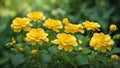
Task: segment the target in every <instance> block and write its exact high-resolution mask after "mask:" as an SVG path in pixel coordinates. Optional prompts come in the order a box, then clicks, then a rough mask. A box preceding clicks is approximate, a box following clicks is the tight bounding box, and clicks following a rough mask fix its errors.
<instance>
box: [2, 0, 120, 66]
mask: <svg viewBox="0 0 120 68" xmlns="http://www.w3.org/2000/svg"><path fill="white" fill-rule="evenodd" d="M30 11H42V12H43V13H44V14H45V15H46V17H47V18H54V19H60V20H62V19H63V18H65V17H67V18H69V19H70V21H71V22H72V23H82V22H83V21H86V20H89V21H94V22H98V23H99V24H101V27H102V31H103V32H107V31H108V26H109V25H110V24H112V23H113V24H117V26H118V28H119V27H120V26H119V25H120V0H0V68H10V67H12V64H11V61H10V58H11V57H12V53H11V52H10V51H9V49H7V48H6V47H5V43H7V42H9V41H10V40H11V38H12V36H14V33H13V31H12V29H11V28H10V24H11V23H12V20H13V19H14V18H15V17H26V14H27V13H29V12H30ZM116 33H120V30H118V31H117V32H116Z"/></svg>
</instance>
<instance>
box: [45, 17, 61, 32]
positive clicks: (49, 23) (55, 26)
mask: <svg viewBox="0 0 120 68" xmlns="http://www.w3.org/2000/svg"><path fill="white" fill-rule="evenodd" d="M43 26H45V27H47V28H49V29H52V30H54V31H56V32H59V29H61V28H62V27H63V25H62V23H61V21H59V20H54V19H48V20H46V21H45V23H44V24H43Z"/></svg>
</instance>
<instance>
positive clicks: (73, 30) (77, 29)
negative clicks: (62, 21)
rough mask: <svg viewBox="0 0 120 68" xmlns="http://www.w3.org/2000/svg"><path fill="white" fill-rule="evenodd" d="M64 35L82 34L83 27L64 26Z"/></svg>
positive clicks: (74, 25) (79, 25)
mask: <svg viewBox="0 0 120 68" xmlns="http://www.w3.org/2000/svg"><path fill="white" fill-rule="evenodd" d="M64 31H65V32H66V33H72V34H74V33H76V32H80V33H84V30H83V26H82V25H81V24H78V25H76V24H68V25H66V26H65V30H64Z"/></svg>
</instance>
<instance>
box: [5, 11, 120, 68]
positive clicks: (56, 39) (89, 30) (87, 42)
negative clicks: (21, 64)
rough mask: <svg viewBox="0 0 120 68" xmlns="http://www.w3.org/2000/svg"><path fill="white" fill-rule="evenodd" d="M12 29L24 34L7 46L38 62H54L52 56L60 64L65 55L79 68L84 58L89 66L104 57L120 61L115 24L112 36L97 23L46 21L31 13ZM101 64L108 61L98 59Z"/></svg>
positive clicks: (43, 16)
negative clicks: (114, 33) (80, 60)
mask: <svg viewBox="0 0 120 68" xmlns="http://www.w3.org/2000/svg"><path fill="white" fill-rule="evenodd" d="M40 22H43V23H40ZM11 28H12V29H13V31H14V32H17V33H20V34H21V35H20V37H19V38H16V37H15V38H16V39H17V40H15V39H14V38H12V41H11V42H10V43H7V44H6V46H7V47H8V48H10V49H11V50H12V51H15V53H17V52H19V53H20V54H21V53H22V54H25V55H24V56H26V57H27V60H29V61H30V60H31V59H34V57H36V59H37V60H36V59H35V61H38V60H39V59H40V58H41V60H45V61H44V62H48V61H47V60H46V59H43V58H44V57H47V59H48V60H51V57H50V56H53V55H54V56H58V58H56V60H58V62H60V61H61V60H63V59H61V58H60V57H63V56H64V58H65V59H67V61H69V62H71V64H72V65H73V66H74V67H76V66H75V64H76V63H73V62H74V61H75V62H78V61H79V59H80V58H79V57H81V56H84V57H83V59H82V60H83V61H86V62H85V63H86V64H88V63H90V64H91V63H94V62H95V61H96V60H94V59H93V58H95V57H97V58H100V56H102V58H103V57H105V58H106V57H108V58H109V59H110V60H109V61H106V63H107V62H108V63H110V62H111V61H114V60H118V59H119V56H118V55H117V53H118V51H114V50H116V49H117V50H118V48H117V47H116V46H114V45H115V44H114V43H115V40H114V39H118V35H114V36H115V37H114V36H113V35H111V34H112V32H114V31H116V30H118V28H117V26H116V25H114V24H112V25H110V27H109V30H108V33H107V32H106V33H104V32H102V30H100V29H101V25H100V24H99V23H97V22H91V21H84V22H81V23H79V24H73V23H71V22H70V20H69V19H68V18H64V19H63V20H62V21H61V20H58V19H51V18H48V19H46V17H45V15H44V14H43V13H42V12H30V13H28V14H27V17H26V18H20V17H17V18H15V19H14V20H13V22H12V24H11ZM21 36H22V41H18V40H19V39H20V40H21ZM119 36H120V35H119ZM116 37H117V38H116ZM119 38H120V37H119ZM19 42H20V43H19ZM40 45H42V46H40ZM69 52H70V54H69ZM27 53H28V54H27ZM43 53H45V54H43ZM49 53H50V54H49ZM64 53H65V54H66V53H68V54H67V55H69V56H70V57H69V56H66V55H65V54H64ZM26 54H27V55H28V56H27V55H26ZM55 54H57V55H55ZM72 54H73V55H72ZM78 54H79V55H78ZM44 55H46V56H44ZM29 56H30V58H29ZM31 56H32V57H31ZM86 56H88V57H86ZM71 57H72V59H73V61H72V60H71ZM73 57H76V58H73ZM92 60H93V61H94V62H93V61H92ZM29 61H28V62H29ZM97 61H100V62H101V63H104V62H102V61H105V60H104V59H103V60H102V61H101V60H99V59H97ZM31 62H33V60H32V61H31ZM37 63H39V62H37ZM33 64H35V63H33ZM78 64H82V63H78ZM83 64H84V63H83ZM38 66H39V65H38ZM41 67H42V66H41ZM38 68H39V67H38Z"/></svg>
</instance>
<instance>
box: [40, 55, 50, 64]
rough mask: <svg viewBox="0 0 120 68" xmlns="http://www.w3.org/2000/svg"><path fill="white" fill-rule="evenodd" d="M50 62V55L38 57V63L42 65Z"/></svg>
mask: <svg viewBox="0 0 120 68" xmlns="http://www.w3.org/2000/svg"><path fill="white" fill-rule="evenodd" d="M51 60H52V58H51V56H50V55H46V54H42V55H41V57H40V61H41V62H42V63H49V62H51Z"/></svg>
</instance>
